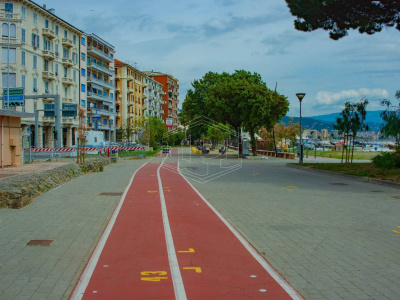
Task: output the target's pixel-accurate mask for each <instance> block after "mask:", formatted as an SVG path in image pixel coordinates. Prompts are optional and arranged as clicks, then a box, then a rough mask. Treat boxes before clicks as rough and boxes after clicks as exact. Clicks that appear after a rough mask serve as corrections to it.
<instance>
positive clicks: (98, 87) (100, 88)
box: [92, 83, 103, 91]
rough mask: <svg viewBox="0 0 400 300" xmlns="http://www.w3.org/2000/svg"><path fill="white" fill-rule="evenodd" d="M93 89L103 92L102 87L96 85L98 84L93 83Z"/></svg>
mask: <svg viewBox="0 0 400 300" xmlns="http://www.w3.org/2000/svg"><path fill="white" fill-rule="evenodd" d="M92 88H94V89H96V90H99V91H102V90H103V87H102V86H101V85H98V84H96V83H92Z"/></svg>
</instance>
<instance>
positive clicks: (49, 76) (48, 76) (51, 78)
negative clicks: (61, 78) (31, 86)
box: [42, 71, 55, 80]
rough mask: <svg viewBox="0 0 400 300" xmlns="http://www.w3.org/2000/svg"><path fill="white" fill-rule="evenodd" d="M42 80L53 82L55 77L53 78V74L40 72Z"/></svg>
mask: <svg viewBox="0 0 400 300" xmlns="http://www.w3.org/2000/svg"><path fill="white" fill-rule="evenodd" d="M42 78H43V79H44V80H54V79H55V76H54V73H52V72H50V71H43V72H42Z"/></svg>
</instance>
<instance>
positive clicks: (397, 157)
mask: <svg viewBox="0 0 400 300" xmlns="http://www.w3.org/2000/svg"><path fill="white" fill-rule="evenodd" d="M394 163H395V165H396V168H400V146H396V150H395V152H394Z"/></svg>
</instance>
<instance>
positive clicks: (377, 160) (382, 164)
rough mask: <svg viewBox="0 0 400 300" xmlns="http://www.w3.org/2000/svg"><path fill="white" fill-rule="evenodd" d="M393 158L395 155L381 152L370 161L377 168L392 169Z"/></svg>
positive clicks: (393, 164) (393, 165)
mask: <svg viewBox="0 0 400 300" xmlns="http://www.w3.org/2000/svg"><path fill="white" fill-rule="evenodd" d="M394 157H395V153H392V152H381V153H379V154H378V155H377V156H375V157H374V158H373V159H372V163H373V164H374V165H375V166H376V167H378V168H382V169H392V168H394V167H395V166H396V164H395V160H394Z"/></svg>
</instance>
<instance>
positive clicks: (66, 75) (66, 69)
mask: <svg viewBox="0 0 400 300" xmlns="http://www.w3.org/2000/svg"><path fill="white" fill-rule="evenodd" d="M64 77H68V68H67V67H64Z"/></svg>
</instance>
